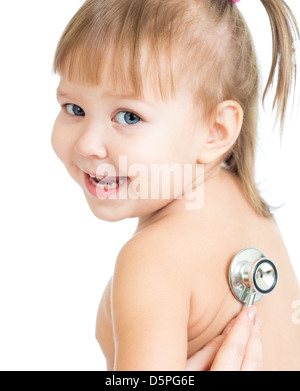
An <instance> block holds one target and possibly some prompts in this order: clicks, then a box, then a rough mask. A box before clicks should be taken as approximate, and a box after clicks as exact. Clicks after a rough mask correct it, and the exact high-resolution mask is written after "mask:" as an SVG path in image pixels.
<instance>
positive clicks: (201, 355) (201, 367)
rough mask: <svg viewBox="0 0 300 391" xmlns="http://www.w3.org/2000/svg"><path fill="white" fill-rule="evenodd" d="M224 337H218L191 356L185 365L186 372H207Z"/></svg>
mask: <svg viewBox="0 0 300 391" xmlns="http://www.w3.org/2000/svg"><path fill="white" fill-rule="evenodd" d="M224 338H225V335H224V334H222V335H218V336H217V337H215V338H214V339H212V340H211V341H210V342H209V343H208V344H207V345H205V346H204V348H202V349H201V350H200V351H199V352H197V353H195V354H194V355H193V356H191V357H190V358H189V359H188V360H187V363H186V368H185V370H186V371H208V370H209V369H210V367H211V365H212V363H213V361H214V358H215V356H216V354H217V352H218V350H219V349H220V347H221V345H222V343H223V341H224Z"/></svg>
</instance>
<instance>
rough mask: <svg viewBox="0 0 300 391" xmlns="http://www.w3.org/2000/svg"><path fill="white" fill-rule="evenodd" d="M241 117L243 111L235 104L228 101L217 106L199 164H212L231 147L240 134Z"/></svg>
mask: <svg viewBox="0 0 300 391" xmlns="http://www.w3.org/2000/svg"><path fill="white" fill-rule="evenodd" d="M243 117H244V113H243V109H242V108H241V106H240V105H239V104H238V103H237V102H235V101H232V100H228V101H224V102H221V103H219V104H218V106H217V110H216V117H215V119H214V121H213V123H212V125H211V126H209V127H208V132H207V136H206V140H205V141H204V144H202V150H201V153H200V154H199V163H202V164H205V163H211V162H214V161H216V160H218V159H219V158H220V157H221V156H222V155H224V154H225V153H226V152H227V151H228V150H229V149H230V148H231V147H232V145H233V144H234V143H235V141H236V139H237V138H238V136H239V134H240V131H241V128H242V123H243Z"/></svg>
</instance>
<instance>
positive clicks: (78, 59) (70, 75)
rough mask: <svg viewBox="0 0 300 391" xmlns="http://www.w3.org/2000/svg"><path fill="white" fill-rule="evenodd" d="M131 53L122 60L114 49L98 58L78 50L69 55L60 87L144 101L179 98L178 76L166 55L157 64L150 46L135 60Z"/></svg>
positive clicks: (62, 68) (60, 70) (62, 67)
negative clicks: (176, 88)
mask: <svg viewBox="0 0 300 391" xmlns="http://www.w3.org/2000/svg"><path fill="white" fill-rule="evenodd" d="M129 54H130V53H128V56H127V58H124V57H123V58H120V57H118V56H116V55H115V54H114V50H113V48H112V50H108V51H107V53H106V54H105V55H104V54H103V53H102V55H99V57H98V56H97V54H96V53H94V54H93V56H92V55H91V54H89V55H87V53H85V52H84V51H82V50H80V49H78V50H77V51H76V52H73V53H71V54H69V55H68V56H66V58H65V59H64V62H63V63H62V64H61V66H60V69H59V70H58V73H59V75H60V77H61V81H60V86H62V85H64V86H65V87H72V88H91V87H95V88H97V87H98V88H99V89H101V90H103V91H106V92H107V95H126V96H130V97H133V98H140V99H143V98H145V97H147V96H152V97H154V98H155V99H159V100H168V99H172V98H174V97H175V85H174V76H173V73H172V72H171V65H170V64H169V62H168V60H167V58H166V56H163V57H160V60H159V61H157V59H155V57H154V56H152V53H151V52H150V49H149V48H147V47H146V46H144V47H143V48H142V50H141V51H140V54H139V56H138V58H136V59H135V60H134V59H133V58H132V56H130V55H129ZM87 59H88V60H87ZM60 89H61V88H60V87H59V88H58V91H60Z"/></svg>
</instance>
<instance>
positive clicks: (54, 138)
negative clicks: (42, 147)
mask: <svg viewBox="0 0 300 391" xmlns="http://www.w3.org/2000/svg"><path fill="white" fill-rule="evenodd" d="M51 145H52V148H53V150H54V152H55V153H56V155H57V156H58V158H59V159H60V160H61V161H62V162H63V163H65V164H66V163H67V162H68V160H69V159H70V150H71V145H70V142H69V138H68V137H67V133H66V132H64V129H63V127H62V126H61V125H60V122H59V118H57V120H56V121H55V124H54V127H53V131H52V135H51Z"/></svg>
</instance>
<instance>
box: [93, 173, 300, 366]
mask: <svg viewBox="0 0 300 391" xmlns="http://www.w3.org/2000/svg"><path fill="white" fill-rule="evenodd" d="M217 188H219V189H222V192H220V191H216V190H217ZM206 190H207V192H206V195H205V197H206V198H205V206H204V208H203V209H202V210H201V211H196V212H194V211H193V212H191V211H185V210H181V211H180V212H178V213H173V214H170V215H168V216H166V217H165V218H162V219H161V220H159V221H157V222H155V223H154V224H152V225H151V226H150V227H148V228H146V229H145V230H144V231H143V235H147V230H148V232H149V248H150V249H151V247H152V246H153V245H154V243H153V242H152V241H153V235H152V234H150V232H153V230H155V231H157V232H159V231H161V232H168V239H167V240H168V241H167V243H166V240H164V242H163V243H162V242H156V243H155V245H156V246H161V250H162V251H164V249H165V248H166V247H167V248H168V249H169V253H168V254H169V255H170V254H172V249H173V251H174V252H175V251H176V253H177V254H178V252H181V254H182V262H183V263H184V260H185V259H187V258H188V259H189V263H188V267H191V268H192V269H193V270H192V272H191V274H190V275H191V278H190V281H188V283H190V285H191V291H192V295H191V301H190V303H191V304H190V312H189V322H188V330H187V331H188V345H187V346H188V357H189V356H191V355H192V354H193V353H195V352H196V351H198V350H199V349H201V348H202V347H203V346H204V345H205V344H206V343H208V342H209V341H210V340H211V339H212V338H214V337H215V336H217V335H218V334H220V333H221V332H222V330H223V329H224V327H225V326H226V325H227V324H228V322H229V321H230V320H231V319H232V318H233V317H234V316H236V315H237V314H238V312H239V311H240V310H241V308H242V305H241V304H240V303H239V302H238V301H237V300H236V299H235V298H234V297H233V296H232V294H231V292H230V288H229V285H228V277H227V275H228V268H229V265H230V262H231V260H232V258H233V256H234V255H235V254H236V253H237V252H239V251H240V250H241V249H243V248H245V247H257V248H259V249H261V250H262V251H263V252H264V253H265V254H266V255H267V256H268V257H270V258H271V259H273V260H274V261H275V262H276V265H277V268H278V274H279V281H278V284H277V286H276V289H275V291H274V292H272V294H270V295H269V296H267V297H265V298H264V299H263V300H261V301H260V302H259V303H257V305H256V306H257V309H258V315H259V317H260V319H261V321H262V325H263V329H262V334H263V350H264V369H265V370H300V325H296V324H293V322H292V313H293V311H294V310H293V308H292V305H293V302H294V301H296V300H299V299H300V290H299V285H298V282H297V280H296V278H295V275H294V272H293V269H292V267H291V263H290V260H289V256H288V253H287V250H286V248H285V245H284V243H283V240H282V237H281V234H280V231H279V229H278V226H277V224H276V222H275V220H274V219H273V218H264V217H261V216H259V215H257V214H256V213H255V212H254V211H253V209H252V208H251V206H250V205H249V204H248V202H247V201H246V200H245V198H244V196H243V193H242V190H241V187H240V184H239V182H238V180H237V179H236V178H234V177H233V176H232V175H231V174H230V173H227V172H226V173H225V172H223V174H222V175H221V177H220V179H219V180H218V181H217V182H216V183H215V184H211V185H208V186H206ZM178 238H180V240H178ZM145 251H146V249H145ZM110 307H111V304H110V282H109V283H108V285H107V288H106V290H105V292H104V295H103V297H102V300H101V303H100V306H99V311H98V317H97V327H96V335H97V339H98V341H99V343H100V346H101V348H102V350H103V353H104V354H105V356H106V359H107V364H108V369H109V370H112V369H113V366H114V364H113V362H114V351H115V348H114V338H113V331H112V321H111V312H110ZM174 344H176V341H174Z"/></svg>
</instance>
